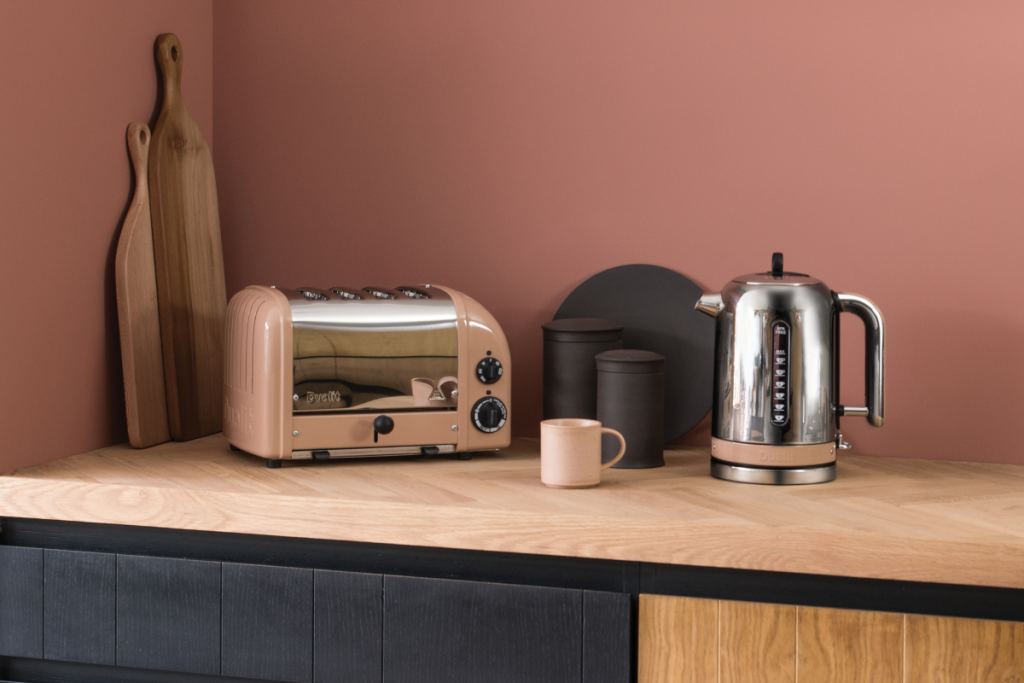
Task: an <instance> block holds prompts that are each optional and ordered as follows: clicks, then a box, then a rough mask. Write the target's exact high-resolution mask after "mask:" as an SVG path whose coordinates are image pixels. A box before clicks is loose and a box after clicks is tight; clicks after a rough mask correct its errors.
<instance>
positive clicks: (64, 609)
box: [43, 550, 117, 664]
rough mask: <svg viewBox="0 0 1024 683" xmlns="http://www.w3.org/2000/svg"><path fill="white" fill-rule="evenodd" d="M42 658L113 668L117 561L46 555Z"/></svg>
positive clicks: (60, 552)
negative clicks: (103, 665)
mask: <svg viewBox="0 0 1024 683" xmlns="http://www.w3.org/2000/svg"><path fill="white" fill-rule="evenodd" d="M45 564H46V570H45V572H44V578H43V581H44V583H43V587H44V590H43V633H44V639H43V643H44V649H43V656H44V657H45V658H46V659H58V660H61V661H66V662H86V663H88V664H114V663H115V662H114V654H115V638H116V633H115V616H116V612H115V611H116V606H117V602H116V598H115V591H116V590H117V556H116V555H110V554H108V553H83V552H75V551H71V550H47V551H45Z"/></svg>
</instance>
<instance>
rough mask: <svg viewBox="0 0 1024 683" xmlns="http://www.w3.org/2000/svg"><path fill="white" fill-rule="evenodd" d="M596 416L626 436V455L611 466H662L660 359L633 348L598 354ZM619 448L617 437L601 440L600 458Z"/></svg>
mask: <svg viewBox="0 0 1024 683" xmlns="http://www.w3.org/2000/svg"><path fill="white" fill-rule="evenodd" d="M597 419H598V420H599V421H600V422H601V425H602V426H604V427H609V428H611V429H614V430H616V431H618V432H620V433H621V434H622V436H623V437H624V438H625V439H626V454H625V455H624V456H622V460H620V461H619V462H617V463H616V464H614V465H612V467H617V468H622V469H642V468H645V467H661V466H662V465H664V464H665V443H664V439H665V357H664V356H662V355H659V354H657V353H652V352H651V351H639V350H632V349H629V350H620V351H605V352H604V353H602V354H600V355H598V356H597ZM613 441H614V444H613V443H612V442H613ZM613 445H614V448H613ZM618 452H619V442H618V439H614V438H610V439H607V440H606V439H602V441H601V457H602V460H604V461H605V462H607V461H608V460H611V459H612V458H613V457H615V454H616V453H618Z"/></svg>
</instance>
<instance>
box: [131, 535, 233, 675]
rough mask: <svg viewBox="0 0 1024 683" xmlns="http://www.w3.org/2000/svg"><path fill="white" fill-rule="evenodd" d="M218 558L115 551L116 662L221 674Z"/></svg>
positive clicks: (145, 667)
mask: <svg viewBox="0 0 1024 683" xmlns="http://www.w3.org/2000/svg"><path fill="white" fill-rule="evenodd" d="M220 617H221V614H220V563H219V562H200V561H197V560H179V559H171V558H166V557H137V556H134V555H118V556H117V665H118V666H130V667H134V668H137V669H162V670H164V671H183V672H185V673H195V674H218V673H220Z"/></svg>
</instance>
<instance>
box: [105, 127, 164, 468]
mask: <svg viewBox="0 0 1024 683" xmlns="http://www.w3.org/2000/svg"><path fill="white" fill-rule="evenodd" d="M149 139H150V135H149V126H147V125H146V124H144V123H132V124H130V125H129V126H128V153H129V155H130V156H131V159H132V166H133V167H134V168H135V196H134V197H133V198H132V203H131V206H129V207H128V213H127V214H126V215H125V217H124V225H123V226H122V227H121V237H120V238H119V239H118V242H117V255H116V256H115V258H114V284H115V289H116V291H117V324H118V328H119V329H120V332H121V365H122V367H123V369H124V402H125V407H126V409H127V413H128V441H129V442H130V443H131V445H132V446H134V447H135V448H148V447H149V446H155V445H156V444H159V443H164V442H165V441H170V439H171V434H170V431H169V430H168V426H167V399H166V397H165V395H164V359H163V352H162V351H161V349H160V313H159V311H158V310H157V296H156V264H155V263H154V261H153V225H152V222H151V221H150V215H149V171H148V168H147V166H148V163H149Z"/></svg>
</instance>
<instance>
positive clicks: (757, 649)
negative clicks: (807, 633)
mask: <svg viewBox="0 0 1024 683" xmlns="http://www.w3.org/2000/svg"><path fill="white" fill-rule="evenodd" d="M719 619H720V623H719V628H720V629H721V632H720V636H719V638H720V640H719V658H718V667H719V674H718V675H719V681H720V683H795V681H796V607H793V606H791V605H771V604H762V603H756V602H728V601H722V603H721V612H720V617H719Z"/></svg>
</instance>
